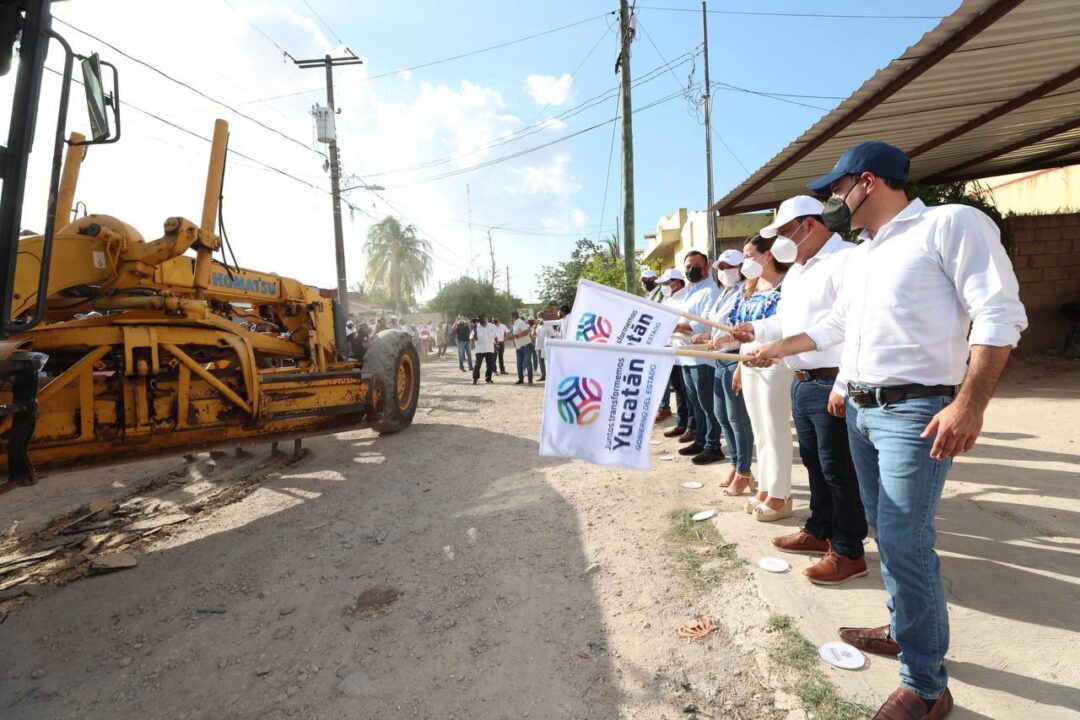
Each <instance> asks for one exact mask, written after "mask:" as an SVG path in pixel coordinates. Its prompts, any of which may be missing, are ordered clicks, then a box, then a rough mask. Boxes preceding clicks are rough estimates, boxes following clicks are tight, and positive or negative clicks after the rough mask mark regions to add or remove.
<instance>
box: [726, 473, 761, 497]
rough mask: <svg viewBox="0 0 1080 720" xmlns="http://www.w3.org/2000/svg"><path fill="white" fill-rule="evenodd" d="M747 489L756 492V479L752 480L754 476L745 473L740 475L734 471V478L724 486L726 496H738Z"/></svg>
mask: <svg viewBox="0 0 1080 720" xmlns="http://www.w3.org/2000/svg"><path fill="white" fill-rule="evenodd" d="M747 490H750V492H757V481H756V480H754V476H753V475H750V474H749V473H747V474H746V475H742V474H740V473H735V479H734V480H732V481H731V484H730V485H728V486H727V487H726V488H724V494H725V495H727V496H728V497H738V496H739V495H742V494H743V493H744V492H746V491H747Z"/></svg>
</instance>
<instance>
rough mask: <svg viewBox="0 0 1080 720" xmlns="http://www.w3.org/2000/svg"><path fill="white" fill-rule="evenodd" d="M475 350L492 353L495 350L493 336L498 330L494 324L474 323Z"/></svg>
mask: <svg viewBox="0 0 1080 720" xmlns="http://www.w3.org/2000/svg"><path fill="white" fill-rule="evenodd" d="M475 332H476V352H478V353H493V352H495V336H496V335H498V333H499V331H498V330H497V329H496V328H495V326H494V325H492V324H491V323H488V324H487V325H481V324H480V323H476V330H475Z"/></svg>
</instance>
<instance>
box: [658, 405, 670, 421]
mask: <svg viewBox="0 0 1080 720" xmlns="http://www.w3.org/2000/svg"><path fill="white" fill-rule="evenodd" d="M669 417H671V411H670V410H668V409H667V408H663V409H661V410H658V411H657V412H656V422H664V421H665V420H667V419H668V418H669Z"/></svg>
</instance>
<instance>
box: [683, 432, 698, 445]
mask: <svg viewBox="0 0 1080 720" xmlns="http://www.w3.org/2000/svg"><path fill="white" fill-rule="evenodd" d="M695 434H696V433H695V432H694V431H693V430H687V431H686V432H684V433H683V434H682V435H680V436H679V442H681V443H688V442H694V435H695Z"/></svg>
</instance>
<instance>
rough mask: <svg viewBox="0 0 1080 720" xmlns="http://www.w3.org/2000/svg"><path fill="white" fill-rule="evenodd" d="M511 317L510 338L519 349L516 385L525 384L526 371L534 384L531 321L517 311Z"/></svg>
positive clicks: (530, 381) (530, 382)
mask: <svg viewBox="0 0 1080 720" xmlns="http://www.w3.org/2000/svg"><path fill="white" fill-rule="evenodd" d="M510 319H511V320H512V321H513V325H512V326H511V328H510V339H512V340H513V341H514V347H515V348H516V350H517V372H518V379H517V382H516V383H514V384H515V385H523V384H524V383H525V375H526V373H527V374H528V376H529V384H530V385H532V384H533V363H532V356H533V341H532V328H530V327H529V323H528V322H526V321H525V318H523V317H521V316H520V315H518V313H517V311H516V310H515V311H514V312H512V313H510Z"/></svg>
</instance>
